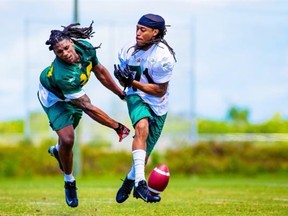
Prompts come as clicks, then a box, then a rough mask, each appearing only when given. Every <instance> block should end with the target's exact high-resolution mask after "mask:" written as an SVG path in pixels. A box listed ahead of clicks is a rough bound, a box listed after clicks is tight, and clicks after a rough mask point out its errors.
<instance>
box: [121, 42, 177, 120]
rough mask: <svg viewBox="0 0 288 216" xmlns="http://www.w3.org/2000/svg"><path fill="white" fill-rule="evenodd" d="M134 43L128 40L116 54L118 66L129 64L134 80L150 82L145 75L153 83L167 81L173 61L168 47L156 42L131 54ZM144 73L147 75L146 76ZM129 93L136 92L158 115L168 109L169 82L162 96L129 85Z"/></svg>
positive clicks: (123, 66) (170, 74) (169, 77)
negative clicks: (146, 48)
mask: <svg viewBox="0 0 288 216" xmlns="http://www.w3.org/2000/svg"><path fill="white" fill-rule="evenodd" d="M134 45H135V42H129V43H127V44H126V45H125V46H124V47H123V48H122V49H121V50H120V52H119V55H118V58H119V61H120V67H121V68H122V69H124V68H125V67H126V66H129V69H130V70H131V71H134V72H135V73H134V78H135V80H138V81H140V82H141V83H151V80H150V82H149V80H148V79H149V78H147V77H151V79H152V80H153V82H154V83H159V84H160V83H165V82H169V81H170V79H171V76H172V71H173V68H174V64H175V61H174V58H173V55H172V54H171V53H170V51H169V49H168V47H167V46H166V45H165V44H163V43H158V44H154V45H152V46H151V47H150V48H149V49H148V50H146V51H144V50H139V51H138V52H137V53H135V54H134V55H132V53H133V51H134V48H131V47H132V46H134ZM129 48H131V49H129ZM143 72H144V73H143ZM145 73H148V74H149V75H148V76H147V75H145ZM131 94H138V95H139V96H140V97H141V98H142V99H143V100H144V101H145V102H146V103H147V104H148V105H149V106H150V107H151V109H152V110H153V111H154V112H155V114H156V115H158V116H161V115H164V114H166V113H167V111H168V96H169V84H168V88H167V92H166V94H165V95H163V96H162V97H156V96H153V95H150V94H147V93H145V92H143V91H140V90H139V89H135V88H133V87H130V88H129V89H128V91H127V95H131Z"/></svg>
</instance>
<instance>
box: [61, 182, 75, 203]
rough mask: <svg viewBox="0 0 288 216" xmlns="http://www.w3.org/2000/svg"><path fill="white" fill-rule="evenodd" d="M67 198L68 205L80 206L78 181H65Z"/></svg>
mask: <svg viewBox="0 0 288 216" xmlns="http://www.w3.org/2000/svg"><path fill="white" fill-rule="evenodd" d="M64 188H65V200H66V203H67V205H68V206H70V207H72V208H74V207H77V206H78V197H77V192H76V190H77V188H76V181H73V182H65V185H64Z"/></svg>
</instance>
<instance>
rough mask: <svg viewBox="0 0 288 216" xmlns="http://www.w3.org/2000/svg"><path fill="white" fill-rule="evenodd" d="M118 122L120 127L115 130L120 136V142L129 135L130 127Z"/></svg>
mask: <svg viewBox="0 0 288 216" xmlns="http://www.w3.org/2000/svg"><path fill="white" fill-rule="evenodd" d="M118 124H119V125H118V128H116V129H115V131H116V133H117V134H118V136H119V142H121V141H122V140H123V139H124V138H125V137H127V136H128V135H129V133H130V129H129V128H127V127H126V126H125V125H123V124H121V123H118Z"/></svg>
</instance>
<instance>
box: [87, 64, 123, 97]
mask: <svg viewBox="0 0 288 216" xmlns="http://www.w3.org/2000/svg"><path fill="white" fill-rule="evenodd" d="M93 72H94V74H95V76H96V78H97V79H98V80H99V81H100V82H101V83H102V85H104V86H105V87H106V88H107V89H109V90H110V91H112V92H113V93H115V94H116V95H118V96H119V97H120V98H121V99H123V98H124V97H125V94H124V92H123V91H122V90H121V89H120V87H119V86H118V85H117V84H116V82H115V81H114V79H113V78H112V76H111V75H110V73H109V71H108V70H107V68H106V67H104V66H103V65H102V64H101V63H100V62H99V63H98V64H97V65H96V66H95V67H94V68H93Z"/></svg>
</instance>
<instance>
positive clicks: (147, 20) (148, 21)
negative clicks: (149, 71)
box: [128, 14, 177, 62]
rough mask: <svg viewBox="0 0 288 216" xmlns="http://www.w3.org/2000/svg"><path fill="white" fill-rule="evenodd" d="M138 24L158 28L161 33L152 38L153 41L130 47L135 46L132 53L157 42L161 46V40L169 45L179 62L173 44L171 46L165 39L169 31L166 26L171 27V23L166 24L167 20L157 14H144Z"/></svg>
mask: <svg viewBox="0 0 288 216" xmlns="http://www.w3.org/2000/svg"><path fill="white" fill-rule="evenodd" d="M138 24H139V25H143V26H146V27H149V28H152V29H158V30H159V33H158V35H156V37H155V38H154V39H152V40H151V41H148V42H147V43H145V44H143V45H142V46H138V45H137V44H136V45H134V46H132V47H130V48H129V49H128V51H129V50H130V49H131V48H134V52H133V53H132V55H134V54H135V53H137V52H138V51H140V50H142V49H144V48H146V47H149V46H151V45H153V44H157V45H158V46H159V42H161V43H163V44H165V45H166V46H167V47H168V49H169V51H170V53H171V54H172V55H173V58H174V60H175V61H176V62H177V60H176V57H175V55H176V53H175V52H174V50H173V48H172V47H171V46H169V44H168V42H167V41H166V40H165V39H164V36H165V35H166V32H167V29H166V27H168V26H169V27H170V25H165V20H164V19H163V18H162V17H161V16H159V15H156V14H146V15H143V16H142V17H141V18H140V20H139V21H138Z"/></svg>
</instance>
